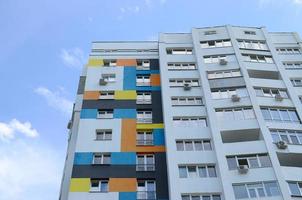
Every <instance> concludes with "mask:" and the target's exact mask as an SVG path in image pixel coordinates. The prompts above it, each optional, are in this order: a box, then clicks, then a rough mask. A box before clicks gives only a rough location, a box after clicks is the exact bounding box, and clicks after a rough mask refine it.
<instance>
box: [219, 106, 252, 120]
mask: <svg viewBox="0 0 302 200" xmlns="http://www.w3.org/2000/svg"><path fill="white" fill-rule="evenodd" d="M216 114H217V117H218V119H219V120H248V119H254V118H255V114H254V111H253V109H252V108H225V109H217V110H216Z"/></svg>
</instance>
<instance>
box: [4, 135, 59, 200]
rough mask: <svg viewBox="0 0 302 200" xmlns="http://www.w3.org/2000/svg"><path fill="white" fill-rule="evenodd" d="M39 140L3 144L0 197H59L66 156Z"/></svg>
mask: <svg viewBox="0 0 302 200" xmlns="http://www.w3.org/2000/svg"><path fill="white" fill-rule="evenodd" d="M39 143H40V144H28V143H25V142H22V141H20V140H15V141H13V142H11V143H9V144H5V143H3V144H0V163H1V164H0V199H3V200H4V199H10V200H20V199H24V200H27V199H31V200H41V199H43V200H53V199H58V196H59V187H60V181H61V176H62V168H63V167H62V166H63V164H64V159H63V158H60V154H59V152H58V151H56V150H54V149H53V148H51V147H49V146H47V145H45V144H41V141H39Z"/></svg>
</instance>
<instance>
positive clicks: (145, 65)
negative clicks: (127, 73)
mask: <svg viewBox="0 0 302 200" xmlns="http://www.w3.org/2000/svg"><path fill="white" fill-rule="evenodd" d="M136 69H137V70H150V60H137V66H136Z"/></svg>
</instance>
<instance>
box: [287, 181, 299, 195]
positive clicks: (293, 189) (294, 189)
mask: <svg viewBox="0 0 302 200" xmlns="http://www.w3.org/2000/svg"><path fill="white" fill-rule="evenodd" d="M288 187H289V190H290V193H291V196H293V197H302V182H294V181H291V182H288Z"/></svg>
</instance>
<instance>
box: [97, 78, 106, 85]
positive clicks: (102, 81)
mask: <svg viewBox="0 0 302 200" xmlns="http://www.w3.org/2000/svg"><path fill="white" fill-rule="evenodd" d="M99 84H100V85H107V81H106V80H105V79H103V78H101V79H100V81H99Z"/></svg>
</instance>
